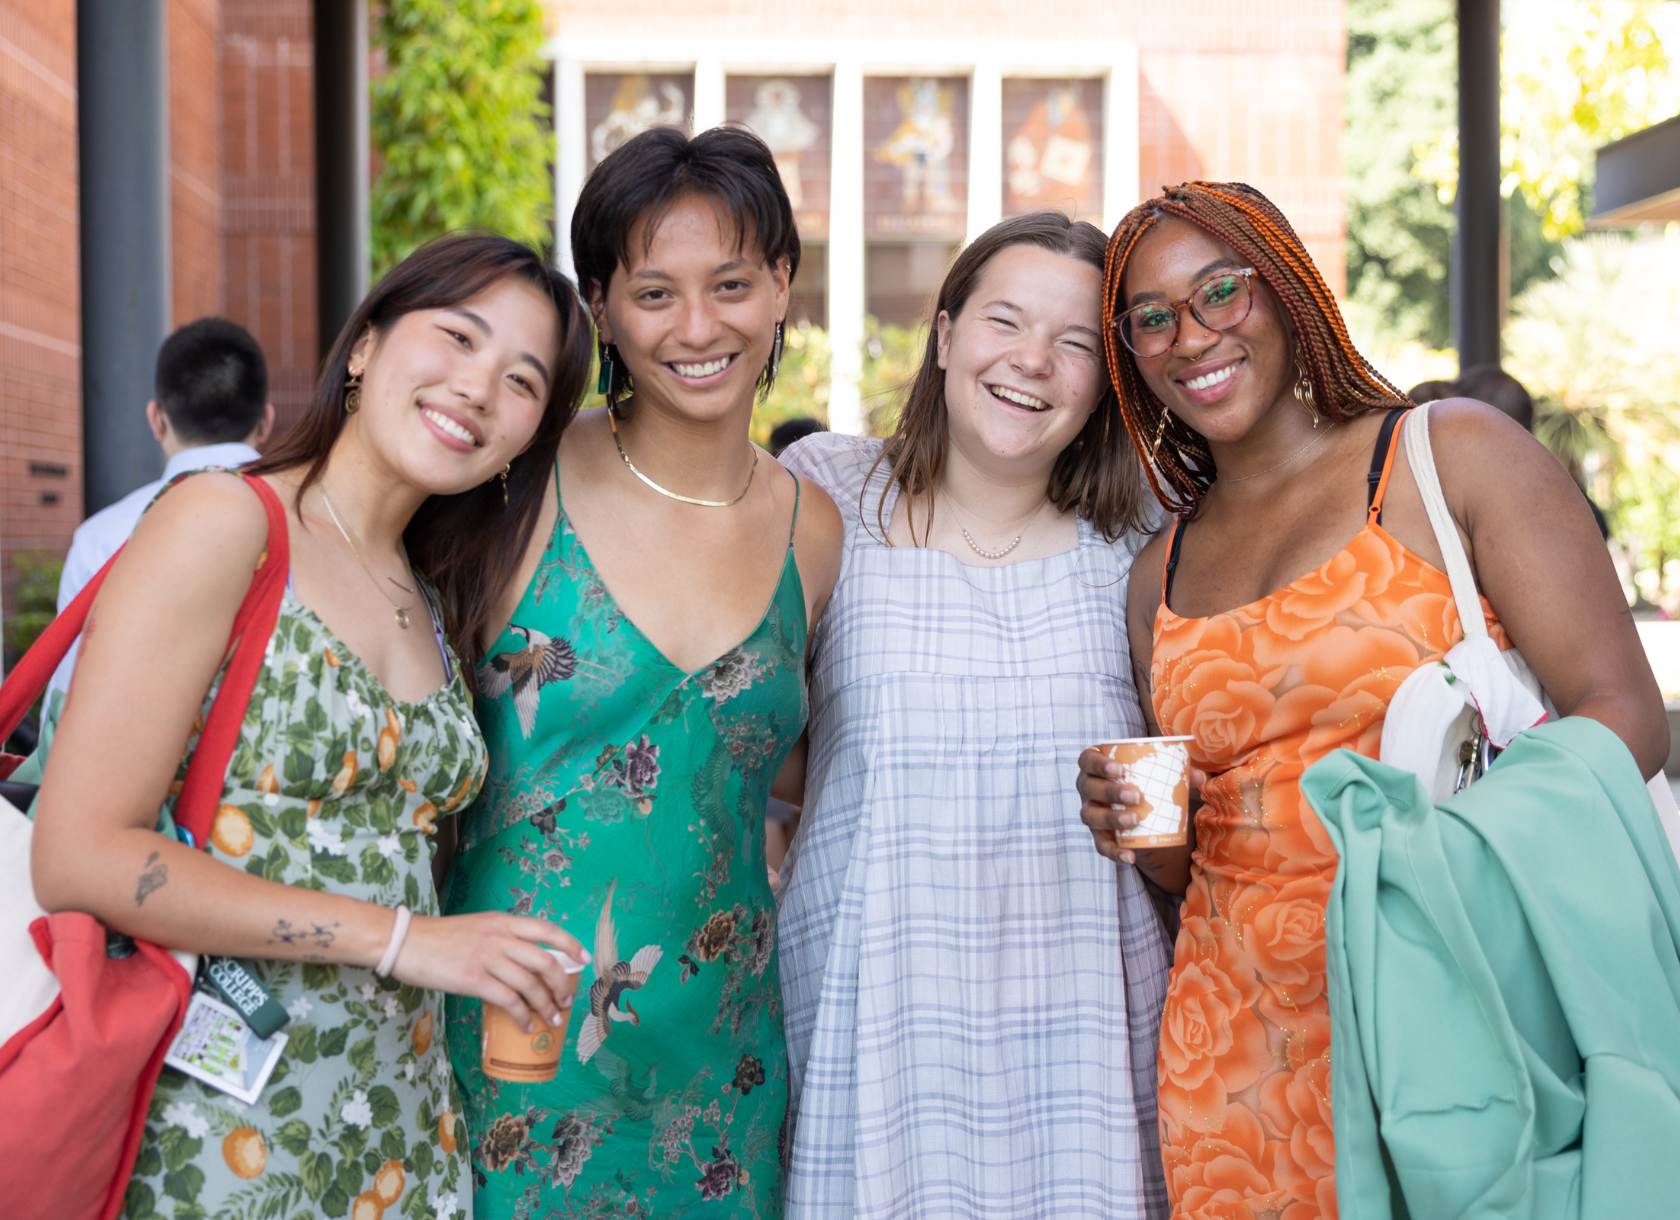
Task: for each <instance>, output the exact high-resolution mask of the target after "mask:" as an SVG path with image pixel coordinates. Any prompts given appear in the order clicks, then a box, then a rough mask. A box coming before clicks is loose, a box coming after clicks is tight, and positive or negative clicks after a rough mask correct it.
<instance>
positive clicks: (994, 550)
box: [958, 526, 1022, 559]
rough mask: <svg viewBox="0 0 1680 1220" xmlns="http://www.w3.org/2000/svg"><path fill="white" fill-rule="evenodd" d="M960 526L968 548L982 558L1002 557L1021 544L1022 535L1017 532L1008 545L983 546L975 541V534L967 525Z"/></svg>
mask: <svg viewBox="0 0 1680 1220" xmlns="http://www.w3.org/2000/svg"><path fill="white" fill-rule="evenodd" d="M958 528H960V529H961V530H962V536H963V541H964V542H966V543H968V549H969V550H971V551H973V552H974V553H975V554H976V555H978V556H980V558H982V559H1002V558H1003V557H1004V556H1005V555H1007V554H1009V552H1010V551H1013V550H1014V549H1015V548H1016V547H1018V546H1020V545H1021V537H1022V536H1021V535H1020V534H1016V535H1015V537H1014V538H1012V539H1010V541H1009V545H1008V546H1000V547H986V546H981V545H980V544H979V543H978V542H976V541H974V535H973V534H971V533H969V532H968V527H967V526H959V527H958Z"/></svg>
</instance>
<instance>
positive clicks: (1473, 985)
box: [1301, 717, 1680, 1220]
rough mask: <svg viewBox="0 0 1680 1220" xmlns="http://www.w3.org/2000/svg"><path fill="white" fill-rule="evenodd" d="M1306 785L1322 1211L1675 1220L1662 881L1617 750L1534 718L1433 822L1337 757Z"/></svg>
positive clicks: (1678, 1046)
mask: <svg viewBox="0 0 1680 1220" xmlns="http://www.w3.org/2000/svg"><path fill="white" fill-rule="evenodd" d="M1301 791H1302V793H1303V794H1304V795H1305V796H1306V799H1307V800H1308V801H1309V802H1310V803H1311V805H1312V807H1313V808H1314V809H1315V810H1316V811H1317V813H1318V816H1319V818H1320V820H1322V821H1323V823H1324V825H1325V827H1326V829H1327V830H1328V831H1329V833H1330V835H1331V837H1332V838H1333V839H1334V840H1335V843H1336V847H1337V849H1338V850H1339V851H1340V853H1341V858H1342V862H1341V867H1340V868H1339V869H1338V870H1337V874H1336V879H1335V884H1334V886H1333V888H1332V890H1331V897H1330V905H1329V910H1328V913H1327V916H1326V924H1325V934H1326V940H1327V945H1328V959H1327V964H1328V971H1329V981H1330V1010H1331V1039H1332V1042H1331V1045H1332V1051H1331V1081H1332V1086H1331V1087H1332V1098H1331V1100H1332V1105H1333V1109H1334V1113H1335V1126H1336V1190H1337V1197H1338V1201H1339V1203H1340V1210H1341V1214H1342V1215H1343V1216H1344V1217H1347V1218H1348V1220H1376V1218H1380V1217H1388V1216H1397V1217H1415V1218H1417V1220H1452V1218H1454V1217H1502V1218H1503V1217H1510V1218H1512V1220H1519V1218H1520V1220H1565V1218H1568V1220H1577V1218H1578V1220H1612V1218H1613V1220H1643V1218H1646V1217H1649V1218H1650V1220H1675V1218H1676V1217H1680V869H1677V868H1676V866H1675V861H1674V857H1673V855H1672V853H1671V851H1670V849H1669V847H1668V843H1667V841H1666V840H1665V838H1664V837H1663V833H1662V830H1661V828H1660V826H1659V825H1658V822H1657V819H1656V814H1655V812H1654V810H1653V809H1652V806H1651V800H1650V797H1649V795H1648V794H1647V792H1646V789H1645V785H1644V783H1643V781H1642V780H1641V779H1640V776H1639V771H1638V768H1637V767H1636V766H1635V765H1634V762H1633V759H1632V756H1631V755H1629V753H1628V751H1627V749H1626V747H1624V746H1623V745H1622V743H1621V741H1620V740H1619V739H1618V738H1617V737H1616V736H1615V735H1614V734H1613V733H1611V732H1610V730H1608V729H1607V728H1605V727H1604V726H1603V725H1601V724H1599V723H1598V722H1597V721H1594V720H1588V719H1585V718H1582V717H1570V718H1568V719H1565V720H1561V721H1557V722H1555V723H1551V724H1546V725H1542V726H1541V727H1539V728H1536V729H1532V730H1530V731H1528V732H1526V733H1524V734H1522V735H1521V736H1520V737H1518V738H1517V740H1516V741H1515V742H1514V743H1513V744H1512V746H1511V748H1510V749H1509V750H1507V751H1506V752H1505V754H1504V755H1502V756H1501V757H1500V759H1499V760H1498V762H1497V763H1495V764H1494V766H1493V767H1492V769H1490V770H1489V772H1488V773H1487V775H1485V776H1484V777H1483V778H1482V779H1481V780H1479V781H1478V782H1477V783H1476V784H1475V785H1474V786H1472V787H1471V788H1470V789H1468V790H1467V791H1465V792H1461V793H1459V794H1458V795H1457V796H1455V797H1453V798H1452V799H1451V800H1449V801H1446V802H1444V803H1443V804H1441V805H1440V806H1432V805H1431V804H1430V803H1429V800H1428V797H1427V796H1426V795H1425V794H1424V792H1423V790H1422V788H1421V787H1420V786H1419V784H1418V783H1417V781H1416V780H1415V779H1414V778H1413V776H1412V775H1411V774H1409V773H1406V772H1401V771H1397V770H1395V769H1394V768H1392V767H1386V766H1384V765H1383V764H1381V763H1379V762H1376V761H1373V760H1372V759H1368V758H1364V757H1361V756H1359V755H1355V754H1351V753H1349V752H1348V751H1346V750H1339V751H1337V752H1336V753H1335V754H1332V755H1330V756H1328V757H1327V758H1324V759H1322V760H1321V761H1319V762H1318V763H1317V764H1316V765H1314V766H1313V767H1312V768H1310V769H1309V770H1308V771H1307V772H1306V774H1305V775H1304V776H1302V779H1301Z"/></svg>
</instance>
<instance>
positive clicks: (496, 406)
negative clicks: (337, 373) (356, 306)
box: [346, 276, 560, 495]
mask: <svg viewBox="0 0 1680 1220" xmlns="http://www.w3.org/2000/svg"><path fill="white" fill-rule="evenodd" d="M559 349H560V323H559V318H558V316H557V315H556V313H555V309H554V303H553V301H551V300H550V299H549V298H548V297H546V296H544V295H543V294H542V293H541V292H540V291H538V289H537V288H536V287H535V286H534V285H532V284H530V283H528V282H526V281H525V280H523V279H520V278H518V277H517V276H505V277H503V278H502V279H500V280H498V281H496V283H494V284H492V285H491V286H490V287H489V288H486V289H485V290H484V291H482V292H480V293H478V294H477V295H476V296H473V297H470V298H468V299H467V300H465V301H462V302H461V303H460V304H458V305H454V306H450V307H447V308H442V309H421V310H416V311H414V312H412V313H406V314H403V315H402V316H401V317H399V318H398V319H397V320H396V321H395V322H393V323H391V325H390V326H389V327H388V328H387V329H386V330H385V331H384V332H382V333H379V332H372V331H370V332H368V333H367V334H366V335H364V336H363V337H362V339H361V340H359V341H358V342H357V343H356V345H355V346H354V347H353V348H352V349H351V352H350V361H349V368H350V371H351V372H352V373H360V374H361V376H362V393H361V407H360V409H359V410H358V411H357V412H356V414H355V415H353V416H351V417H350V421H349V423H348V424H347V425H346V430H347V431H350V430H355V431H358V432H360V433H361V434H362V435H363V436H364V437H365V439H366V443H367V444H368V445H369V446H370V447H371V448H372V449H374V450H375V451H376V452H378V453H379V454H380V455H381V456H382V458H383V459H384V460H385V462H386V463H387V464H389V465H390V466H391V467H392V468H394V469H395V470H397V471H398V472H399V473H400V474H401V475H402V476H403V478H404V479H405V480H406V481H408V482H410V483H412V484H414V485H415V486H417V487H420V488H422V489H424V490H425V491H426V492H427V493H428V494H430V495H450V494H454V493H456V492H460V491H465V490H467V489H468V488H470V487H476V486H478V485H479V484H480V483H484V482H486V481H487V480H489V479H492V478H494V477H495V476H496V475H498V474H500V473H501V471H502V468H503V467H504V466H505V465H506V464H507V463H508V462H510V461H512V460H513V458H514V457H515V456H517V455H518V454H519V452H520V451H521V450H523V449H524V448H525V446H526V445H528V444H530V442H531V438H532V437H533V436H535V435H536V431H537V426H538V424H539V423H540V422H541V421H542V417H543V411H544V409H545V407H546V404H547V402H548V394H549V383H550V380H551V378H552V377H553V376H554V373H555V363H556V361H557V360H558V358H559Z"/></svg>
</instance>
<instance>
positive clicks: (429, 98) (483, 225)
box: [372, 0, 554, 279]
mask: <svg viewBox="0 0 1680 1220" xmlns="http://www.w3.org/2000/svg"><path fill="white" fill-rule="evenodd" d="M375 38H376V42H377V45H378V46H379V48H380V49H382V50H383V51H384V53H385V62H386V71H385V73H384V74H383V75H382V76H380V77H378V78H377V79H376V80H375V81H374V82H373V102H372V137H373V145H374V149H375V151H376V152H377V153H378V155H379V158H380V172H379V177H378V179H377V181H375V183H374V185H373V235H372V237H373V264H374V265H373V275H374V278H375V279H378V277H379V276H381V275H383V274H384V273H385V272H386V271H388V270H389V269H390V268H391V267H392V266H393V265H394V264H396V263H397V262H399V261H401V260H402V258H403V257H404V256H406V255H407V254H408V253H409V252H410V251H411V250H413V249H414V248H415V247H416V246H418V245H420V244H421V243H423V242H425V241H426V240H427V239H429V238H432V237H436V236H438V235H439V234H442V233H448V232H450V231H452V230H456V229H463V228H480V229H487V230H491V231H493V232H497V233H502V234H505V235H507V236H508V237H512V238H514V239H516V240H518V241H522V242H526V243H528V244H530V245H532V246H535V247H537V248H539V249H543V248H546V247H548V246H549V245H551V243H552V231H551V224H552V219H553V212H554V177H553V172H552V169H551V165H552V161H553V156H554V136H553V131H552V128H551V127H550V126H549V124H548V122H547V121H546V120H547V117H548V113H549V109H548V106H547V105H546V104H544V102H543V100H542V85H543V75H544V73H545V72H546V71H547V66H546V65H545V64H544V62H543V59H542V45H543V38H544V33H543V6H542V4H541V3H540V0H474V3H472V4H460V3H457V2H456V0H385V3H384V4H382V5H381V6H380V8H379V19H378V26H377V30H376V34H375Z"/></svg>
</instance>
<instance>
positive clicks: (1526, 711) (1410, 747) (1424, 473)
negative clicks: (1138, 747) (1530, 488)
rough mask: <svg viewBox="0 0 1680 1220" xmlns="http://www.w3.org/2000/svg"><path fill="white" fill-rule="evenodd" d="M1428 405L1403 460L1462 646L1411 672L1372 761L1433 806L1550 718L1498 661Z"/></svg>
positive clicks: (1526, 683)
mask: <svg viewBox="0 0 1680 1220" xmlns="http://www.w3.org/2000/svg"><path fill="white" fill-rule="evenodd" d="M1431 405H1432V404H1429V403H1425V404H1424V405H1423V406H1420V407H1416V408H1414V409H1413V410H1412V418H1411V419H1409V420H1407V421H1406V425H1405V438H1404V439H1405V443H1406V459H1407V461H1408V462H1409V463H1410V465H1411V469H1412V478H1413V480H1414V481H1416V483H1417V488H1418V492H1419V494H1420V495H1421V496H1422V497H1423V506H1424V508H1425V509H1426V510H1427V511H1428V513H1429V524H1430V526H1431V528H1433V530H1434V531H1435V542H1436V544H1437V545H1438V546H1439V547H1440V548H1441V559H1442V562H1443V565H1444V566H1445V568H1446V571H1447V579H1448V580H1449V581H1450V582H1451V584H1452V594H1453V602H1454V604H1455V605H1456V606H1457V608H1458V617H1459V621H1460V623H1461V624H1462V625H1463V629H1464V639H1463V640H1462V641H1460V642H1459V643H1458V644H1456V645H1454V646H1453V647H1452V648H1451V649H1449V650H1448V651H1447V653H1446V655H1445V656H1444V657H1442V659H1441V660H1440V661H1437V662H1433V663H1431V664H1429V665H1421V666H1419V667H1418V668H1417V669H1416V670H1414V671H1413V672H1412V673H1411V675H1410V676H1408V677H1407V679H1406V680H1405V681H1404V682H1402V683H1401V684H1400V688H1399V689H1398V690H1397V691H1395V693H1394V698H1393V700H1392V701H1391V702H1390V703H1389V707H1388V714H1387V716H1386V717H1385V718H1384V720H1383V731H1382V744H1381V746H1380V748H1379V753H1378V757H1379V758H1380V759H1381V760H1382V761H1383V762H1385V763H1388V764H1390V765H1391V766H1395V767H1399V768H1400V769H1402V770H1405V771H1410V772H1412V773H1413V774H1414V775H1416V776H1417V777H1418V778H1419V779H1420V780H1422V781H1423V784H1424V787H1425V788H1426V789H1427V790H1428V791H1429V794H1430V796H1431V797H1432V798H1433V799H1435V800H1437V801H1439V800H1444V799H1446V798H1447V797H1449V796H1451V795H1452V794H1453V793H1454V792H1456V791H1458V790H1459V789H1460V788H1463V787H1464V786H1465V784H1467V783H1468V782H1470V781H1471V780H1473V779H1475V778H1476V777H1477V776H1478V775H1480V774H1481V771H1482V769H1484V767H1485V763H1486V758H1487V747H1489V746H1491V747H1493V748H1495V749H1504V748H1505V747H1506V746H1508V745H1510V744H1511V740H1512V738H1514V737H1515V736H1516V735H1517V734H1518V733H1520V732H1522V731H1523V730H1524V729H1528V728H1532V727H1534V725H1536V724H1538V723H1540V722H1541V721H1543V720H1544V719H1546V717H1547V715H1548V714H1549V713H1550V712H1551V711H1552V708H1551V704H1550V701H1549V700H1547V699H1546V696H1545V692H1544V691H1543V690H1541V688H1540V682H1539V680H1538V679H1537V678H1535V676H1534V673H1533V671H1531V670H1530V669H1529V667H1528V663H1527V662H1525V661H1524V660H1523V659H1522V656H1521V654H1519V653H1518V652H1517V650H1516V649H1514V648H1508V649H1505V650H1503V651H1501V650H1500V648H1499V647H1498V645H1496V644H1495V643H1494V642H1493V638H1492V637H1491V636H1490V635H1489V634H1488V630H1487V623H1486V621H1485V619H1484V618H1483V616H1482V603H1481V596H1480V594H1479V592H1478V591H1477V589H1476V577H1475V573H1474V571H1473V570H1472V569H1471V567H1470V559H1469V556H1467V555H1466V554H1465V553H1464V544H1463V543H1462V542H1460V541H1459V537H1458V528H1457V527H1456V526H1455V525H1454V524H1453V519H1452V514H1451V513H1450V512H1449V511H1448V509H1447V501H1446V497H1445V496H1444V495H1442V493H1441V479H1440V476H1439V475H1438V474H1437V473H1436V470H1435V451H1434V449H1433V447H1432V446H1431V445H1430V443H1429V408H1430V406H1431ZM1647 788H1648V789H1649V791H1650V793H1651V802H1652V804H1653V805H1654V806H1655V807H1656V811H1657V819H1658V821H1659V822H1660V823H1661V824H1662V828H1663V833H1664V834H1665V835H1667V837H1668V843H1669V847H1670V849H1671V850H1672V851H1673V852H1674V855H1675V859H1676V860H1677V861H1680V808H1677V807H1676V805H1675V801H1674V792H1673V789H1671V788H1670V787H1669V784H1668V778H1667V776H1665V775H1662V774H1658V775H1657V777H1656V778H1655V779H1653V780H1651V781H1650V783H1649V784H1648V785H1647Z"/></svg>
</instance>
